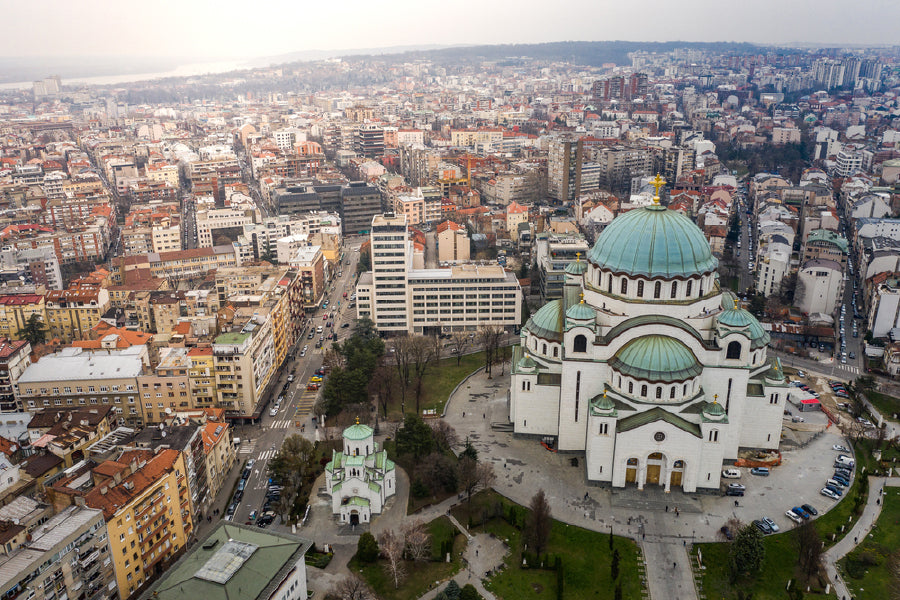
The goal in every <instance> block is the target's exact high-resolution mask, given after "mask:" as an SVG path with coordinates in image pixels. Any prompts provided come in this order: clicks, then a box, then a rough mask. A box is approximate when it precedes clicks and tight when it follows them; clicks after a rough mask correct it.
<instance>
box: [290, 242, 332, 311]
mask: <svg viewBox="0 0 900 600" xmlns="http://www.w3.org/2000/svg"><path fill="white" fill-rule="evenodd" d="M279 244H281V242H279ZM287 245H289V244H287ZM279 253H281V246H280V245H279ZM287 263H288V265H290V267H291V269H293V270H295V271H296V272H297V277H298V278H299V280H300V283H299V302H300V303H301V304H302V307H303V309H313V308H314V307H316V306H318V305H319V303H320V302H321V301H322V298H323V296H324V295H325V285H326V283H327V281H326V280H325V255H324V254H322V250H321V248H320V247H319V246H305V247H302V248H297V249H294V250H293V251H292V252H291V253H290V255H289V257H288V260H287Z"/></svg>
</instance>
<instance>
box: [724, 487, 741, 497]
mask: <svg viewBox="0 0 900 600" xmlns="http://www.w3.org/2000/svg"><path fill="white" fill-rule="evenodd" d="M725 495H726V496H743V495H744V490H742V489H740V488H725Z"/></svg>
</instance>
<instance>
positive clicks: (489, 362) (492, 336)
mask: <svg viewBox="0 0 900 600" xmlns="http://www.w3.org/2000/svg"><path fill="white" fill-rule="evenodd" d="M478 334H479V338H480V341H481V344H482V345H483V346H484V371H485V373H486V374H487V376H488V379H490V378H491V368H492V367H493V366H494V363H495V362H496V360H497V348H498V347H499V346H500V340H501V338H502V337H503V328H501V327H496V326H494V325H484V326H482V328H481V329H480V330H479V332H478Z"/></svg>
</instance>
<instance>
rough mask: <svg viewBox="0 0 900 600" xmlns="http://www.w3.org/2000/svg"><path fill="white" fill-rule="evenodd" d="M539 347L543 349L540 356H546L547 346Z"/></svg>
mask: <svg viewBox="0 0 900 600" xmlns="http://www.w3.org/2000/svg"><path fill="white" fill-rule="evenodd" d="M541 347H542V348H543V350H542V352H541V354H543V355H544V356H547V344H544V345H543V346H541Z"/></svg>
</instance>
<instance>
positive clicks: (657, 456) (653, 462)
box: [645, 452, 666, 485]
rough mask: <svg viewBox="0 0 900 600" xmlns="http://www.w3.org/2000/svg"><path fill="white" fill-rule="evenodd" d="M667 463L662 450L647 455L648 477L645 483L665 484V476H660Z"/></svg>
mask: <svg viewBox="0 0 900 600" xmlns="http://www.w3.org/2000/svg"><path fill="white" fill-rule="evenodd" d="M665 464H666V458H665V457H664V456H663V454H662V452H654V453H653V454H651V455H650V456H648V457H647V478H646V480H645V483H653V484H656V485H660V483H662V484H663V485H664V484H665V478H664V477H660V474H661V473H662V470H663V467H664V466H665Z"/></svg>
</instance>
